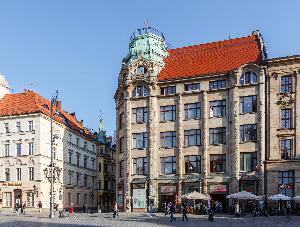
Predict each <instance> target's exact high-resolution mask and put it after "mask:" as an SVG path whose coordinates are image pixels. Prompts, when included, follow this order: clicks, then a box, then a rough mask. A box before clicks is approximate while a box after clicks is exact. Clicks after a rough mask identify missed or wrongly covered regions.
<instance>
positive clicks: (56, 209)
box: [54, 203, 58, 214]
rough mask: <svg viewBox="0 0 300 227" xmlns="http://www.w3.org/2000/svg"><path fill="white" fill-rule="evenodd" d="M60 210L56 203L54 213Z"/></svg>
mask: <svg viewBox="0 0 300 227" xmlns="http://www.w3.org/2000/svg"><path fill="white" fill-rule="evenodd" d="M57 211H58V203H54V214H56V212H57Z"/></svg>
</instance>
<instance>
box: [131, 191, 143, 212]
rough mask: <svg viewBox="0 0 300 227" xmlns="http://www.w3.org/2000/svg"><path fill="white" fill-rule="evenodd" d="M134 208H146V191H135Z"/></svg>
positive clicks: (133, 197) (133, 194)
mask: <svg viewBox="0 0 300 227" xmlns="http://www.w3.org/2000/svg"><path fill="white" fill-rule="evenodd" d="M132 199H133V208H146V189H133V193H132Z"/></svg>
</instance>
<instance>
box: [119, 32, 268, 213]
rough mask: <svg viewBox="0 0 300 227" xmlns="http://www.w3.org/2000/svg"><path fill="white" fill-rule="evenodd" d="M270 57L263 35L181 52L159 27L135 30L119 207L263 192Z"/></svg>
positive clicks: (124, 90)
mask: <svg viewBox="0 0 300 227" xmlns="http://www.w3.org/2000/svg"><path fill="white" fill-rule="evenodd" d="M265 58H266V53H265V47H264V43H263V40H262V37H261V36H260V34H259V32H254V33H253V34H252V35H250V36H247V37H242V38H237V39H230V40H224V41H220V42H214V43H208V44H200V45H195V46H188V47H183V48H177V49H168V48H167V44H166V41H165V38H164V36H163V34H161V33H160V32H158V31H157V30H155V29H152V28H144V29H141V30H137V32H136V33H134V34H133V36H132V37H131V39H130V44H129V53H128V55H127V57H126V58H124V60H123V64H122V68H121V71H120V74H119V84H118V89H117V91H116V94H115V100H116V118H117V140H118V143H117V200H118V204H119V207H120V208H121V209H122V208H128V209H131V210H133V211H145V210H147V207H148V206H150V207H151V208H153V207H154V208H158V209H160V208H161V206H163V204H165V203H166V202H169V201H173V202H180V200H181V199H180V198H181V196H182V195H184V194H186V193H188V192H192V191H200V192H203V193H208V194H210V195H211V197H212V198H213V199H214V200H216V199H217V200H219V201H222V202H223V204H225V203H226V195H227V194H229V193H232V192H237V191H239V190H247V191H250V192H253V193H255V194H262V193H263V192H264V183H263V182H264V168H262V166H263V163H264V158H265V147H266V145H265V111H266V102H265V86H266V84H265V76H266V67H265V66H264V65H263V64H262V63H263V61H264V60H265Z"/></svg>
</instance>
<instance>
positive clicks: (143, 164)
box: [132, 158, 148, 175]
mask: <svg viewBox="0 0 300 227" xmlns="http://www.w3.org/2000/svg"><path fill="white" fill-rule="evenodd" d="M147 174H148V162H147V158H134V159H132V175H147Z"/></svg>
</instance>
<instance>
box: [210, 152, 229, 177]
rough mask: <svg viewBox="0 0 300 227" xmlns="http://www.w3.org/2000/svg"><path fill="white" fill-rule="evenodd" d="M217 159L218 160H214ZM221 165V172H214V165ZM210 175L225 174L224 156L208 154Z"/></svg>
mask: <svg viewBox="0 0 300 227" xmlns="http://www.w3.org/2000/svg"><path fill="white" fill-rule="evenodd" d="M215 158H218V159H215ZM221 162H222V163H221ZM214 163H216V164H218V165H219V163H221V164H222V170H220V171H217V170H216V168H215V167H216V164H214ZM209 165H210V166H209V167H210V173H226V154H210V155H209Z"/></svg>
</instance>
